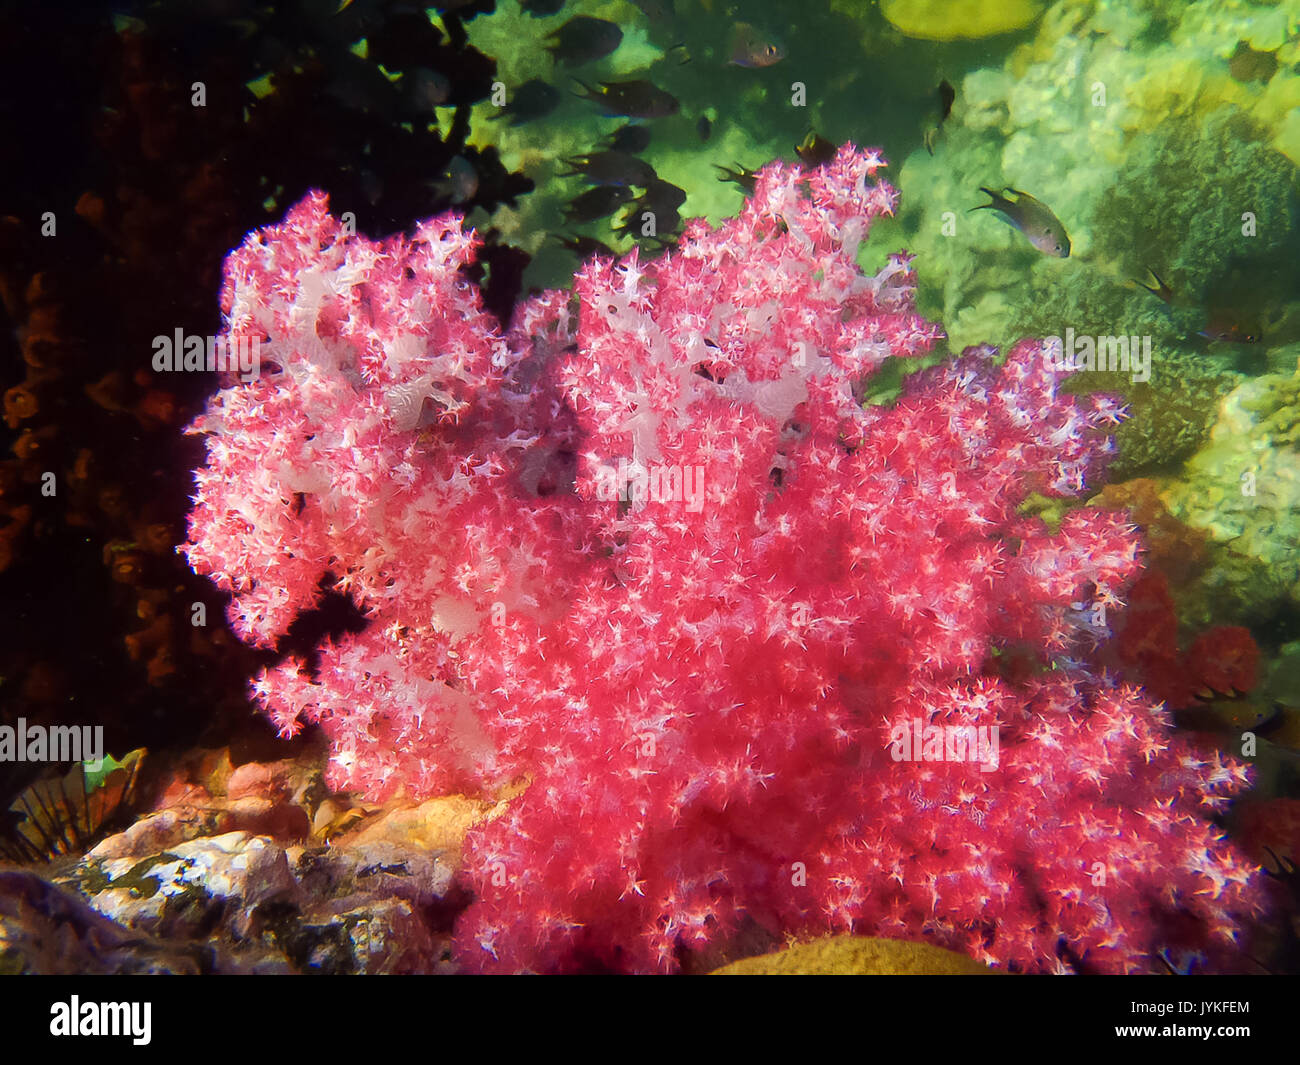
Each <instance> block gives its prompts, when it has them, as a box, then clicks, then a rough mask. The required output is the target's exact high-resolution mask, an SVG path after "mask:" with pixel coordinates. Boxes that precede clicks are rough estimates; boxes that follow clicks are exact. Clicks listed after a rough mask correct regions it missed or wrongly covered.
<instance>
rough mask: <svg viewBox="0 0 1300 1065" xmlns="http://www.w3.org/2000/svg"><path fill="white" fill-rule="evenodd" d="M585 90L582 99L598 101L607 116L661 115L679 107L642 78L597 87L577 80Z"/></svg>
mask: <svg viewBox="0 0 1300 1065" xmlns="http://www.w3.org/2000/svg"><path fill="white" fill-rule="evenodd" d="M578 84H579V85H581V86H582V87H583V88H584V89H586V90H587V91H586V93H585V94H583V93H578V94H577V95H579V96H581V97H582V98H583V99H584V100H591V101H592V102H593V103H597V104H600V106H601V107H603V108H604V109H605V114H607V115H626V116H627V117H628V118H664V117H665V116H667V115H675V114H677V112H678V111H680V110H681V106H682V105H681V104H680V103H678V101H677V98H676V97H675V96H671V95H669V94H668V93H666V92H664V91H663V89H660V88H658V87H657V86H656V85H655V84H654V83H653V82H650V81H645V80H644V79H641V80H637V81H605V82H601V86H600V88H599V89H593V88H592V87H591V86H590V85H587V84H586V83H585V82H581V81H580V82H578Z"/></svg>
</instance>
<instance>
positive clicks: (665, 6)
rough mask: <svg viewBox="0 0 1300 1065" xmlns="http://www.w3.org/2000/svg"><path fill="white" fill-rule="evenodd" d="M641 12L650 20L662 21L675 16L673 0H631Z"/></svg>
mask: <svg viewBox="0 0 1300 1065" xmlns="http://www.w3.org/2000/svg"><path fill="white" fill-rule="evenodd" d="M632 3H634V4H635V5H636V6H637V7H639V8H640V9H641V13H642V14H643V15H645V17H646V18H648V19H649V20H650V21H651V22H658V23H661V24H662V23H664V22H667V21H669V20H670V19H673V18H675V17H676V15H677V12H676V11H674V10H673V0H632Z"/></svg>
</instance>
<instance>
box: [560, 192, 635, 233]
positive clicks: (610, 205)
mask: <svg viewBox="0 0 1300 1065" xmlns="http://www.w3.org/2000/svg"><path fill="white" fill-rule="evenodd" d="M631 198H632V190H631V189H629V188H628V187H627V186H626V185H597V186H596V187H595V188H594V189H588V190H587V191H586V192H584V193H582V194H581V195H580V196H575V197H574V198H573V199H572V200H570V201H569V202H568V203H567V204H565V207H564V220H565V221H566V222H569V223H571V224H572V225H583V224H585V223H587V222H594V221H596V219H598V218H607V217H608V216H609V215H612V214H613V213H614V212H615V211H617V210H618V209H619V208H620V207H622V206H623V204H625V203H627V201H628V200H630V199H631Z"/></svg>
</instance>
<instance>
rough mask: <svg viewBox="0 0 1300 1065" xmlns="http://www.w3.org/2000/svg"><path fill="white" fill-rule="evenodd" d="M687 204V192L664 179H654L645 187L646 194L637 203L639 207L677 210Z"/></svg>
mask: <svg viewBox="0 0 1300 1065" xmlns="http://www.w3.org/2000/svg"><path fill="white" fill-rule="evenodd" d="M685 202H686V190H685V189H684V188H682V187H681V186H680V185H674V184H673V183H672V182H671V181H664V180H663V178H658V177H656V178H654V179H652V180H651V181H650V182H649V183H647V184H646V186H645V192H644V193H642V195H641V199H639V200H638V201H637V205H638V206H642V207H649V208H658V209H661V210H676V209H677V208H678V207H680V206H681V205H682V204H684V203H685Z"/></svg>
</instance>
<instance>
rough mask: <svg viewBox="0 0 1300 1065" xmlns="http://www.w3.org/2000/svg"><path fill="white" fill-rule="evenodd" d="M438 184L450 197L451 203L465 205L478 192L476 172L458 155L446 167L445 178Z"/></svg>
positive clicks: (472, 165)
mask: <svg viewBox="0 0 1300 1065" xmlns="http://www.w3.org/2000/svg"><path fill="white" fill-rule="evenodd" d="M440 184H442V185H443V186H444V187H445V189H446V190H447V192H448V194H449V195H450V196H451V202H452V203H456V204H461V203H466V202H468V201H469V200H472V199H473V198H474V196H475V194H476V193H477V192H478V171H477V170H476V169H475V168H474V164H473V163H471V162H470V161H469V160H468V159H466V158H465V157H464V156H463V155H458V156H456V157H455V158H454V159H452V161H451V162H450V163H449V164H448V165H447V173H446V176H445V177H444V178H443V179H442V182H440Z"/></svg>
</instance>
